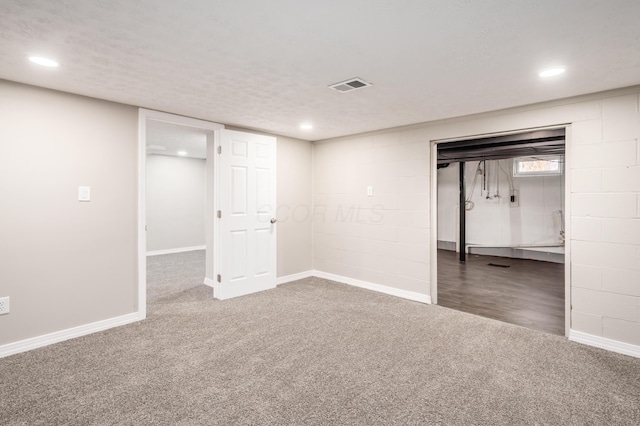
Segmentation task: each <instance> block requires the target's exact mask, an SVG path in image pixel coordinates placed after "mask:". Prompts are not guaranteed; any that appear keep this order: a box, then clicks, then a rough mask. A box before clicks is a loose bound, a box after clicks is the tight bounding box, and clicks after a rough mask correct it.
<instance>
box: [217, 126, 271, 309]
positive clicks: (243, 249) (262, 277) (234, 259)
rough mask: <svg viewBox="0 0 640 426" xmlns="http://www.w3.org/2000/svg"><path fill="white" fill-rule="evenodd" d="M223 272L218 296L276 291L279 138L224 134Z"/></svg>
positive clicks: (220, 207)
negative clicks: (277, 153)
mask: <svg viewBox="0 0 640 426" xmlns="http://www.w3.org/2000/svg"><path fill="white" fill-rule="evenodd" d="M219 153H220V154H219V155H220V162H219V164H220V166H219V175H218V176H219V182H220V185H219V202H218V210H219V215H218V216H219V218H218V219H217V220H218V222H219V227H218V229H219V233H220V238H219V244H220V246H219V250H218V253H219V260H220V261H219V264H218V265H219V268H218V274H219V276H218V277H217V282H216V284H215V285H214V297H215V298H217V299H229V298H231V297H237V296H242V295H245V294H249V293H255V292H257V291H262V290H267V289H270V288H274V287H275V286H276V223H275V219H276V218H275V212H276V138H274V137H270V136H263V135H256V134H251V133H243V132H237V131H233V130H221V131H220V151H219Z"/></svg>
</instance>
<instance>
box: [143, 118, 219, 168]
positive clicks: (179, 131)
mask: <svg viewBox="0 0 640 426" xmlns="http://www.w3.org/2000/svg"><path fill="white" fill-rule="evenodd" d="M146 143H147V154H149V155H170V156H174V157H177V156H182V157H187V158H203V159H204V158H207V131H206V130H204V129H198V128H194V127H187V126H180V125H178V124H172V123H165V122H163V121H156V120H147V126H146ZM162 148H164V149H162ZM179 151H185V152H186V154H185V155H180V154H178V152H179Z"/></svg>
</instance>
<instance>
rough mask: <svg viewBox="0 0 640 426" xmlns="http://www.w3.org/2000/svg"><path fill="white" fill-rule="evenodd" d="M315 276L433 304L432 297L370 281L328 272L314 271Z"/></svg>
mask: <svg viewBox="0 0 640 426" xmlns="http://www.w3.org/2000/svg"><path fill="white" fill-rule="evenodd" d="M313 276H314V277H318V278H324V279H327V280H331V281H337V282H339V283H342V284H348V285H352V286H355V287H360V288H365V289H367V290H373V291H377V292H379V293H384V294H388V295H390V296H396V297H401V298H403V299H408V300H413V301H414V302H420V303H427V304H431V296H429V295H426V294H421V293H416V292H414V291H407V290H400V289H397V288H393V287H387V286H385V285H381V284H374V283H370V282H368V281H360V280H356V279H353V278H348V277H343V276H341V275H334V274H330V273H328V272H322V271H313Z"/></svg>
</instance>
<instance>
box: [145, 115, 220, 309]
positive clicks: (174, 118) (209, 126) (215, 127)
mask: <svg viewBox="0 0 640 426" xmlns="http://www.w3.org/2000/svg"><path fill="white" fill-rule="evenodd" d="M149 120H153V121H161V122H164V123H171V124H177V125H180V126H187V127H195V128H198V129H205V130H210V131H212V132H213V133H214V138H215V140H218V139H219V131H220V130H222V129H224V125H222V124H218V123H214V122H211V121H205V120H199V119H196V118H190V117H185V116H182V115H175V114H169V113H166V112H160V111H154V110H150V109H144V108H140V109H139V110H138V220H137V226H138V292H137V306H138V316H139V318H140V319H145V318H146V317H147V236H146V229H145V226H146V213H147V211H146V185H147V178H146V171H147V147H146V138H147V122H148V121H149ZM207 145H209V138H207ZM208 158H209V146H207V159H208ZM213 161H214V170H218V164H217V163H218V161H219V159H218V156H217V155H216V156H213ZM217 186H218V179H214V182H213V191H214V193H216V194H217V193H218V188H217ZM215 202H216V204H217V200H216V201H215ZM215 207H217V206H214V210H215ZM212 214H213V212H212ZM214 223H215V222H214ZM213 234H214V235H213V247H214V248H215V247H216V246H217V245H218V233H217V232H215V230H214V233H213Z"/></svg>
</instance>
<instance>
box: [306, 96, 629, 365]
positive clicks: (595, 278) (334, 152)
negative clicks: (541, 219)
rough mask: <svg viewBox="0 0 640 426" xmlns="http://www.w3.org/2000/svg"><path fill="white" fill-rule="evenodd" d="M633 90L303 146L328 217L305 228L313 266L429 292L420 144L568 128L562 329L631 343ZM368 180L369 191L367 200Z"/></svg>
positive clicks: (424, 149)
mask: <svg viewBox="0 0 640 426" xmlns="http://www.w3.org/2000/svg"><path fill="white" fill-rule="evenodd" d="M639 91H640V89H639V88H637V87H636V88H630V89H624V90H619V91H615V92H608V93H604V94H594V95H588V96H584V97H579V98H573V99H567V100H561V101H557V102H549V103H545V104H539V105H531V106H527V107H522V108H515V109H511V110H505V111H497V112H493V113H488V114H481V115H477V116H470V117H463V118H459V119H454V120H445V121H439V122H433V123H424V124H422V125H416V126H411V127H407V128H401V129H389V130H386V131H381V132H377V133H373V134H367V135H357V136H352V137H345V138H338V139H332V140H327V141H321V142H318V143H315V144H314V180H315V188H314V194H315V202H316V203H317V204H319V205H326V206H327V207H328V211H329V212H330V213H331V215H329V216H328V217H326V218H317V219H316V220H315V221H314V267H315V269H318V270H320V271H326V272H330V273H335V274H339V275H342V276H345V277H348V278H355V279H361V280H367V281H369V282H371V283H376V284H382V285H386V286H389V287H392V288H397V289H411V290H413V291H416V292H421V293H424V294H430V291H431V289H430V264H429V252H430V251H431V250H432V249H435V247H431V240H430V237H431V222H429V221H426V222H425V218H426V217H427V216H428V213H427V212H428V211H429V209H430V207H431V205H430V201H429V200H430V196H431V186H430V183H429V176H430V174H431V161H430V160H429V141H432V140H446V139H455V138H465V137H468V136H474V135H481V134H488V133H496V132H507V131H515V130H524V129H531V128H536V127H544V126H556V125H565V124H569V125H570V128H569V131H568V136H567V154H566V163H567V164H566V165H567V167H568V172H567V173H568V176H567V181H568V186H567V192H568V193H567V200H568V203H567V206H566V207H567V209H566V214H567V217H568V218H567V223H566V227H567V238H568V239H569V244H568V245H567V253H566V261H567V262H568V263H569V264H570V266H569V267H568V269H569V271H570V274H569V282H570V286H571V292H570V293H571V295H570V299H571V300H570V302H571V305H572V306H573V310H572V313H571V328H572V330H574V331H579V332H583V333H586V334H588V335H591V336H594V337H596V338H605V339H611V341H616V342H623V343H627V344H631V345H637V346H640V147H639V146H638V144H639V142H638V138H640V114H639V110H638V108H639V107H638V104H639V96H638V92H639ZM371 183H373V185H374V187H375V190H374V194H375V195H374V197H372V198H367V197H366V196H365V187H366V185H368V184H371ZM374 205H380V206H382V208H383V213H384V215H383V217H382V219H381V220H380V221H378V223H375V224H374V223H357V222H354V221H347V222H345V221H340V220H335V219H332V217H335V211H336V209H338V208H339V207H341V206H343V207H345V206H346V207H348V206H362V207H363V208H365V211H364V213H365V216H364V217H365V218H366V217H371V215H370V214H367V213H371V210H370V209H371V207H373V206H374ZM316 207H317V206H316ZM366 209H369V210H366ZM433 231H434V232H435V231H436V230H435V229H434V230H433ZM432 240H433V241H434V243H435V235H434V238H433V239H432ZM605 341H608V340H598V342H605ZM637 346H636V349H635V350H636V353H639V354H640V347H637Z"/></svg>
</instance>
